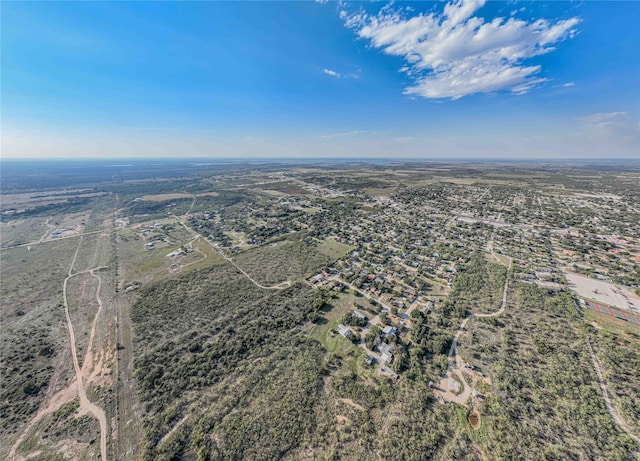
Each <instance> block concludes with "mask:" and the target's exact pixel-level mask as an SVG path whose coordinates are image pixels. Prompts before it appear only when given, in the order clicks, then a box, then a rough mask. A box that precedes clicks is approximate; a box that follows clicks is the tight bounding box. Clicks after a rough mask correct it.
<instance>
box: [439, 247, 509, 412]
mask: <svg viewBox="0 0 640 461" xmlns="http://www.w3.org/2000/svg"><path fill="white" fill-rule="evenodd" d="M489 248H490V250H491V252H492V250H493V248H492V245H491V246H490V247H489ZM492 254H493V252H492ZM512 263H513V260H512V259H511V258H509V267H508V268H507V275H506V277H505V280H504V287H503V290H502V303H501V304H500V309H498V310H497V311H495V312H491V313H489V314H469V315H468V316H467V317H466V318H465V319H464V320H463V321H462V323H461V324H460V328H458V331H456V334H455V336H454V337H453V341H452V342H451V347H450V348H449V355H448V360H449V365H448V367H447V374H446V376H445V377H444V378H442V380H441V381H440V384H439V389H440V390H439V391H437V393H438V395H440V397H442V398H443V399H444V400H447V401H451V402H456V403H459V404H461V405H464V404H465V402H466V401H467V399H468V398H469V397H470V396H471V394H472V389H471V386H469V385H467V386H464V384H463V387H464V389H463V390H462V392H460V393H457V394H456V393H455V392H453V391H452V389H456V388H458V386H459V385H460V384H459V383H464V382H465V380H464V378H463V376H462V374H461V373H462V371H461V370H462V369H463V368H464V365H465V364H464V362H463V360H462V358H461V357H460V356H459V355H458V354H457V353H456V349H457V347H458V340H459V339H460V335H461V334H462V333H464V332H465V331H466V329H465V327H466V325H467V323H468V322H469V320H471V319H472V318H474V317H478V318H490V317H497V316H498V315H502V314H503V313H504V311H505V308H506V306H507V294H508V291H509V269H511V264H512ZM454 375H455V376H456V377H457V378H458V381H456V379H455V378H454V377H453V376H454Z"/></svg>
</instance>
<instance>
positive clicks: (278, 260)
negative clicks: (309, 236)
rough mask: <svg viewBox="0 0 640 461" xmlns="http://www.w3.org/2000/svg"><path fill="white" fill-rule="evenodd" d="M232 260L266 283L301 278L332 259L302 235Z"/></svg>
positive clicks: (251, 250)
mask: <svg viewBox="0 0 640 461" xmlns="http://www.w3.org/2000/svg"><path fill="white" fill-rule="evenodd" d="M233 260H234V261H235V262H236V264H238V265H239V266H240V267H242V268H243V269H244V270H245V271H247V272H248V273H249V274H250V275H251V276H252V277H253V278H255V279H256V280H257V281H258V282H260V283H262V284H265V285H274V284H278V283H281V282H284V281H287V280H290V281H291V280H299V279H301V278H304V277H306V276H308V275H311V273H312V272H314V271H317V270H319V269H321V268H322V267H323V266H324V265H326V264H328V263H330V262H331V261H332V260H331V258H329V257H328V256H325V255H324V254H322V253H320V252H319V251H318V250H317V249H316V247H315V245H314V244H313V243H307V242H305V241H304V236H302V235H295V236H291V237H288V238H286V239H281V240H277V241H274V242H271V243H267V244H265V245H263V246H261V247H258V248H254V249H250V250H247V251H244V252H242V253H239V254H238V255H237V256H234V258H233Z"/></svg>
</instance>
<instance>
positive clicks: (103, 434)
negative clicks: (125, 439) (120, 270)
mask: <svg viewBox="0 0 640 461" xmlns="http://www.w3.org/2000/svg"><path fill="white" fill-rule="evenodd" d="M82 239H83V238H82V237H81V238H80V242H78V247H77V248H76V252H75V254H74V255H73V260H72V261H71V266H70V267H69V273H68V275H67V278H65V279H64V283H63V285H62V297H63V301H64V313H65V315H66V318H67V329H68V330H69V343H70V346H71V357H72V358H73V368H74V370H75V372H76V383H77V386H78V396H79V397H80V408H83V409H85V410H87V411H89V412H90V413H91V414H92V415H93V416H94V417H95V418H96V419H97V420H98V423H100V454H101V459H102V461H107V417H106V416H105V412H104V410H103V409H102V408H100V407H99V406H97V405H96V404H94V403H93V402H91V401H90V400H89V399H88V398H87V394H86V392H85V389H84V383H83V380H82V371H81V370H80V364H79V362H78V354H77V351H76V336H75V333H74V331H73V324H72V323H71V316H70V315H69V303H68V301H67V283H68V282H69V279H71V278H72V277H73V276H75V275H78V274H79V273H80V272H76V273H75V274H74V273H73V266H74V265H75V262H76V258H77V257H78V250H80V245H81V244H82ZM94 270H95V269H91V270H89V271H88V272H90V273H91V275H93V276H94V277H96V278H98V280H99V284H98V289H97V290H96V299H97V300H98V306H99V310H100V309H101V308H102V302H101V300H100V295H99V291H100V286H101V284H102V281H101V280H100V277H98V276H96V275H95V274H94V273H93V271H94ZM83 272H87V271H83ZM98 313H99V311H98ZM98 313H96V319H97V316H98ZM95 323H96V320H94V325H93V328H92V332H91V333H92V335H91V338H92V339H93V333H94V330H95ZM87 354H90V349H89V348H87Z"/></svg>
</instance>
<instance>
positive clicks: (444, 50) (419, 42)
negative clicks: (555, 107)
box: [340, 0, 580, 99]
mask: <svg viewBox="0 0 640 461" xmlns="http://www.w3.org/2000/svg"><path fill="white" fill-rule="evenodd" d="M484 3H485V0H456V1H452V2H451V3H447V4H446V5H445V7H444V10H443V11H442V12H436V13H420V14H417V15H413V16H411V17H409V16H407V15H406V10H396V9H394V7H393V6H386V7H384V8H382V10H381V11H380V12H379V13H378V14H377V15H370V14H367V13H366V12H364V10H360V12H358V13H354V14H351V15H349V14H346V13H345V14H344V15H343V14H342V12H341V13H340V15H341V17H344V21H345V25H346V26H347V27H349V28H351V29H353V30H355V31H356V33H357V34H358V36H360V37H361V38H364V39H368V40H369V41H370V42H371V45H372V46H373V47H374V48H378V49H382V50H383V51H384V53H386V54H389V55H393V56H402V57H403V58H404V59H405V61H406V66H404V67H403V69H402V71H404V72H406V73H407V74H408V75H409V76H410V77H411V78H412V79H413V80H414V84H413V85H412V86H409V87H408V88H406V89H405V94H410V95H418V96H422V97H425V98H451V99H458V98H461V97H463V96H467V95H470V94H474V93H489V92H495V91H501V90H510V91H512V92H513V93H516V94H522V93H526V92H527V91H529V90H530V89H531V88H533V87H535V86H537V85H539V84H540V83H542V82H544V81H545V80H546V79H544V78H543V77H540V76H539V72H540V70H541V68H540V66H539V65H525V64H524V61H525V60H526V59H528V58H532V57H534V56H538V55H542V54H545V53H548V52H550V51H552V50H554V45H555V44H557V43H559V42H561V41H562V40H564V39H566V38H571V37H573V36H574V35H575V33H576V30H575V26H576V25H577V24H578V23H579V22H580V19H578V18H575V17H574V18H570V19H566V20H561V21H557V22H554V23H552V22H549V21H547V20H545V19H537V20H533V21H532V22H527V21H524V20H521V19H516V18H514V17H511V18H508V19H505V18H495V19H492V20H491V21H488V22H487V21H485V19H484V18H481V17H477V16H474V14H475V13H476V12H477V10H478V9H479V8H481V7H482V6H483V5H484ZM405 69H406V70H405Z"/></svg>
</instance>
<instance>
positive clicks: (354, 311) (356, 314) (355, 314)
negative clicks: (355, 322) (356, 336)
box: [353, 309, 368, 320]
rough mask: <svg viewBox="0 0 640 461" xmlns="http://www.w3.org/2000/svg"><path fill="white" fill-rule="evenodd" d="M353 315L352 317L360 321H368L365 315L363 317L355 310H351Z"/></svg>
mask: <svg viewBox="0 0 640 461" xmlns="http://www.w3.org/2000/svg"><path fill="white" fill-rule="evenodd" d="M353 315H354V317H357V318H359V319H360V320H368V319H367V316H366V315H364V314H363V313H362V312H359V311H358V310H356V309H354V310H353Z"/></svg>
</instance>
